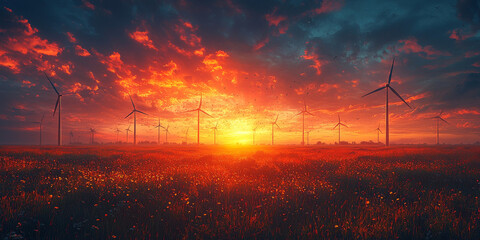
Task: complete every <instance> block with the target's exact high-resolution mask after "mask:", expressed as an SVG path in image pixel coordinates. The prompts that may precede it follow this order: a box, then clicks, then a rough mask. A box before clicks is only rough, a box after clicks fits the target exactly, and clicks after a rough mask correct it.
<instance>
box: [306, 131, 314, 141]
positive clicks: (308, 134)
mask: <svg viewBox="0 0 480 240" xmlns="http://www.w3.org/2000/svg"><path fill="white" fill-rule="evenodd" d="M311 131H313V129H311V130H308V131H307V145H310V132H311Z"/></svg>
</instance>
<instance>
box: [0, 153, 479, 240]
mask: <svg viewBox="0 0 480 240" xmlns="http://www.w3.org/2000/svg"><path fill="white" fill-rule="evenodd" d="M479 197H480V147H479V146H439V147H433V146H431V147H426V146H394V147H390V148H383V147H360V146H357V147H355V146H348V147H347V146H345V147H333V146H332V147H328V146H308V147H299V146H296V147H295V146H275V147H271V146H255V147H252V146H250V147H246V146H244V147H242V146H235V147H222V146H200V147H197V146H158V147H156V146H139V147H136V148H132V147H126V146H73V147H69V146H65V147H60V148H57V147H42V148H40V147H25V146H23V147H22V146H1V147H0V239H219V238H220V239H232V238H235V239H272V238H273V239H284V238H288V239H298V238H302V239H312V238H316V239H338V238H346V239H480V202H479Z"/></svg>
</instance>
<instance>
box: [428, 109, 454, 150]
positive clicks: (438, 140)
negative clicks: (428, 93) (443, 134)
mask: <svg viewBox="0 0 480 240" xmlns="http://www.w3.org/2000/svg"><path fill="white" fill-rule="evenodd" d="M442 113H443V111H441V112H440V114H438V115H437V116H435V117H432V118H436V119H437V145H439V144H440V130H439V121H440V120H442V121H444V122H445V123H446V124H450V123H448V122H447V121H445V119H443V118H442Z"/></svg>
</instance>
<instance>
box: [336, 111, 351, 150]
mask: <svg viewBox="0 0 480 240" xmlns="http://www.w3.org/2000/svg"><path fill="white" fill-rule="evenodd" d="M340 126H344V127H347V128H348V126H347V125H345V124H343V123H342V122H341V121H340V114H338V123H337V125H335V127H333V129H335V128H336V127H338V144H340Z"/></svg>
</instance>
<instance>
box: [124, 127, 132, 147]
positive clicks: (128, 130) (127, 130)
mask: <svg viewBox="0 0 480 240" xmlns="http://www.w3.org/2000/svg"><path fill="white" fill-rule="evenodd" d="M130 126H131V124H129V125H128V128H127V129H125V131H126V132H127V143H128V132H131V131H132V130H130Z"/></svg>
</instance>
